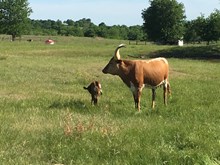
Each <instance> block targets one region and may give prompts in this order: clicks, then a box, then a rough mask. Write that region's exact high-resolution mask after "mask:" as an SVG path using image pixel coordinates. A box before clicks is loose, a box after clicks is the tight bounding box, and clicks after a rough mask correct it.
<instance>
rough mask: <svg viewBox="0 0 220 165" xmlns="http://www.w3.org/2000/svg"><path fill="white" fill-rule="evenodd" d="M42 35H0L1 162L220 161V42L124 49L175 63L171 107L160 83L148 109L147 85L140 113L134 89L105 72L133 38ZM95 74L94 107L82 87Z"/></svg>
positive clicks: (187, 164)
mask: <svg viewBox="0 0 220 165" xmlns="http://www.w3.org/2000/svg"><path fill="white" fill-rule="evenodd" d="M43 40H44V38H43V37H42V38H41V39H38V40H36V41H34V42H31V43H28V42H25V41H21V42H18V41H16V42H8V41H0V50H1V51H0V77H1V78H0V122H1V125H0V139H1V140H0V146H1V148H0V162H1V164H7V165H10V164H11V165H15V164H22V165H23V164H48V165H50V164H65V165H69V164H132V165H133V164H155V165H161V164H164V165H174V164H182V165H191V164H198V165H200V164H201V165H218V164H220V92H219V87H220V61H219V60H216V59H213V57H217V58H218V57H219V56H220V46H209V47H207V46H200V47H198V46H185V47H183V48H177V47H174V46H159V45H152V44H150V43H149V44H147V45H127V48H123V49H122V50H121V56H122V58H126V59H127V58H129V57H128V56H127V55H128V54H129V55H133V56H139V55H141V56H145V57H146V58H148V57H150V56H158V55H160V56H162V54H160V53H161V52H162V53H163V52H166V53H165V54H166V57H168V61H169V63H170V84H171V89H172V97H171V98H169V100H168V106H167V107H165V106H164V105H163V101H162V89H160V88H159V89H158V90H157V97H156V108H155V110H152V109H151V107H150V105H151V90H150V89H144V91H143V95H142V101H141V106H142V107H141V110H142V112H141V113H136V110H135V108H134V103H133V98H132V94H131V92H130V90H129V89H128V88H127V87H126V86H125V85H124V84H123V82H122V81H121V80H120V79H119V78H118V77H116V76H112V75H104V74H103V73H102V72H101V70H102V68H103V67H104V66H105V65H106V64H107V63H108V61H109V59H110V58H111V57H112V55H113V53H114V49H115V48H116V46H118V45H119V44H120V43H125V44H128V41H119V40H105V39H101V38H93V39H92V38H74V37H56V38H55V40H56V44H55V45H45V44H44V42H43ZM189 50H190V51H189ZM200 50H203V51H202V53H203V55H202V56H201V57H202V60H198V58H200V53H199V52H201V51H200ZM167 52H168V53H167ZM175 52H176V53H175ZM205 52H207V54H208V53H210V52H211V55H214V56H211V55H210V56H211V57H212V58H208V57H210V56H206V58H204V55H207V54H206V53H205ZM169 53H170V54H171V56H169ZM191 57H193V58H191ZM195 57H196V58H195ZM94 80H99V81H100V82H101V83H102V88H103V95H102V96H101V98H100V100H99V105H98V106H92V105H90V95H89V94H88V92H87V91H85V90H84V89H83V86H87V85H88V84H89V83H90V82H91V81H94Z"/></svg>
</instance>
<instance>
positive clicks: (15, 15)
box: [0, 0, 32, 41]
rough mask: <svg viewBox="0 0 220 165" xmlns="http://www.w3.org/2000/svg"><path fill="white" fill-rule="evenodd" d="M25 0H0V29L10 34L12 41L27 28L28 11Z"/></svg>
mask: <svg viewBox="0 0 220 165" xmlns="http://www.w3.org/2000/svg"><path fill="white" fill-rule="evenodd" d="M31 12H32V9H31V8H30V7H29V3H28V1H27V0H0V29H1V31H2V32H3V33H5V34H9V35H12V41H14V40H15V38H16V37H17V36H21V35H22V34H23V33H24V32H25V30H26V29H27V28H28V23H29V19H28V17H29V16H30V13H31Z"/></svg>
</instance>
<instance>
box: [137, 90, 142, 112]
mask: <svg viewBox="0 0 220 165" xmlns="http://www.w3.org/2000/svg"><path fill="white" fill-rule="evenodd" d="M141 93H142V88H138V90H137V106H138V112H140V111H141Z"/></svg>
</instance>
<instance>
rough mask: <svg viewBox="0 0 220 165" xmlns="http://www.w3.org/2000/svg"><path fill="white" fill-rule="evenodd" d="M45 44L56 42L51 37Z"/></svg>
mask: <svg viewBox="0 0 220 165" xmlns="http://www.w3.org/2000/svg"><path fill="white" fill-rule="evenodd" d="M45 44H49V45H53V44H55V42H54V40H51V39H49V40H46V41H45Z"/></svg>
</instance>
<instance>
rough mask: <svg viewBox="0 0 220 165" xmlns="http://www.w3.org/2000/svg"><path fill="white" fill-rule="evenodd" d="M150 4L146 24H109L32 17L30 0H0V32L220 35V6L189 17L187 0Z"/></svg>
mask: <svg viewBox="0 0 220 165" xmlns="http://www.w3.org/2000/svg"><path fill="white" fill-rule="evenodd" d="M149 2H150V7H148V8H147V9H143V11H142V13H141V14H142V18H143V25H135V26H129V27H128V26H126V25H113V26H107V25H106V24H105V23H104V22H102V23H100V24H99V25H95V24H94V23H92V21H91V19H89V18H83V19H80V20H78V21H74V20H72V19H68V20H66V21H60V20H57V21H54V20H32V19H30V18H29V16H30V14H31V13H32V12H33V11H32V9H31V7H29V3H28V0H0V34H8V35H12V40H15V38H16V37H19V36H21V35H24V34H29V35H62V36H78V37H103V38H110V39H124V40H136V41H137V40H138V41H139V40H144V41H153V42H158V43H162V44H173V43H175V42H177V41H178V40H184V41H185V42H189V43H195V42H202V41H206V42H207V44H209V43H210V42H212V41H218V40H219V39H220V10H217V9H216V10H214V11H213V12H212V13H211V14H210V15H209V16H208V17H205V16H204V15H201V16H198V17H197V18H196V19H194V20H190V21H189V20H186V16H185V9H184V4H183V3H179V2H177V0H150V1H149Z"/></svg>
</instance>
